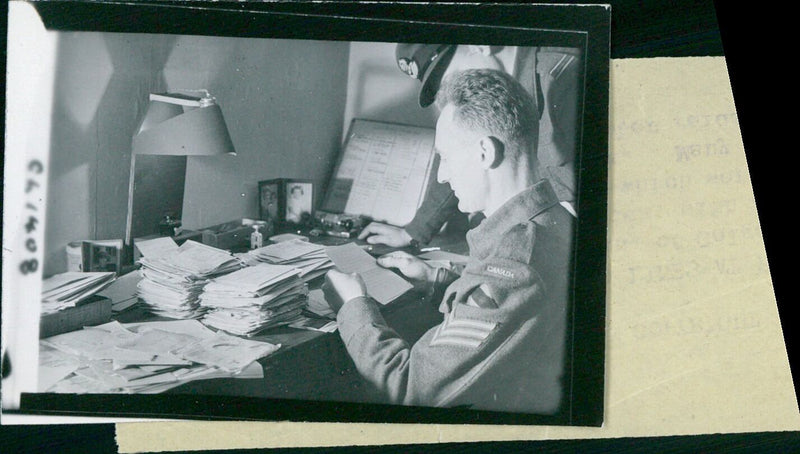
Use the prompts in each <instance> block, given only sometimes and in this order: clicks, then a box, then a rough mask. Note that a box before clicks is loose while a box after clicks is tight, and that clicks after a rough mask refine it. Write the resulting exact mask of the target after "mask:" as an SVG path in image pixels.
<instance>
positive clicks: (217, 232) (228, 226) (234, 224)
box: [202, 218, 272, 249]
mask: <svg viewBox="0 0 800 454" xmlns="http://www.w3.org/2000/svg"><path fill="white" fill-rule="evenodd" d="M257 223H258V224H260V225H261V227H260V232H261V234H262V235H263V237H264V238H267V237H269V236H270V235H272V229H271V226H270V225H269V224H266V225H264V223H263V221H255V220H253V219H247V218H243V219H240V220H236V221H230V222H225V223H222V224H217V225H213V226H211V227H207V228H205V229H202V232H203V244H207V245H209V246H214V247H216V248H220V249H237V248H247V247H249V246H250V234H252V233H253V227H252V226H253V225H254V224H257Z"/></svg>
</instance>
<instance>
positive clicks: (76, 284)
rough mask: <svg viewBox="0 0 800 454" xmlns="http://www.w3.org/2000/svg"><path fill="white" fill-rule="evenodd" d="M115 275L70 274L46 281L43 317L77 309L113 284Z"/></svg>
mask: <svg viewBox="0 0 800 454" xmlns="http://www.w3.org/2000/svg"><path fill="white" fill-rule="evenodd" d="M115 274H116V273H113V272H94V273H80V272H68V273H61V274H57V275H55V276H53V277H50V278H47V279H45V280H44V282H43V284H42V315H47V314H53V313H56V312H59V311H62V310H64V309H69V308H71V307H75V305H77V304H78V303H80V302H81V301H83V300H85V299H87V298H89V297H90V296H92V295H94V294H95V293H97V292H99V291H100V290H102V289H103V288H105V287H106V286H108V285H109V284H111V283H112V282H113V281H114V277H115Z"/></svg>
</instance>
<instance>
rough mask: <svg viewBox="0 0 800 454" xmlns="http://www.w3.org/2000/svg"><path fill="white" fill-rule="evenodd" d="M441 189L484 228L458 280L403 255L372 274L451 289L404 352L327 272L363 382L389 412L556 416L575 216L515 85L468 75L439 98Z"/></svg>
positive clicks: (365, 300) (352, 280)
mask: <svg viewBox="0 0 800 454" xmlns="http://www.w3.org/2000/svg"><path fill="white" fill-rule="evenodd" d="M437 105H438V106H439V107H440V109H441V110H440V112H441V113H440V116H439V119H438V121H437V124H436V138H435V147H436V151H437V153H438V154H439V157H440V159H441V163H440V166H439V170H438V174H437V179H438V180H439V182H441V183H449V184H450V185H451V186H452V189H453V191H454V193H455V196H456V198H457V200H458V209H459V210H460V211H462V212H481V213H483V214H484V215H485V216H486V219H485V220H484V221H483V222H482V223H481V224H480V225H479V226H478V227H476V228H475V229H473V230H471V231H469V232H468V233H467V243H468V245H469V249H470V254H469V262H468V264H467V266H466V267H465V268H464V270H463V272H462V273H461V274H460V275H456V274H455V273H453V272H452V271H448V270H445V269H439V268H433V267H431V266H430V265H428V264H426V263H425V262H423V261H422V260H420V259H418V258H415V257H414V256H411V255H409V254H403V253H393V254H390V255H388V256H384V257H381V258H379V261H378V262H379V264H380V265H382V266H385V267H395V268H397V269H399V271H400V272H401V273H403V274H404V275H406V276H407V277H408V278H410V279H412V280H416V281H422V282H427V283H429V284H431V285H439V286H447V287H446V290H445V291H444V297H443V299H442V301H441V303H440V305H439V311H440V312H441V313H442V314H443V315H442V321H441V323H440V324H438V325H436V326H434V327H433V328H431V329H430V330H429V331H427V332H426V333H425V334H424V335H423V336H422V337H421V338H420V339H419V340H418V341H417V342H415V343H414V344H413V345H409V344H408V343H407V342H406V341H405V340H403V339H402V338H401V337H400V336H398V335H397V333H395V332H394V331H393V330H392V329H391V328H390V327H389V326H387V324H386V322H385V320H384V319H383V317H382V316H381V313H380V310H379V308H378V304H377V303H376V302H375V301H374V300H372V299H371V298H369V297H368V296H367V292H366V288H365V286H364V283H363V280H362V279H361V278H360V276H358V275H356V274H344V273H341V272H338V271H330V272H329V273H328V274H327V275H326V280H325V284H324V285H323V291H324V292H325V295H326V299H327V300H328V302H329V304H330V305H331V307H332V308H333V309H334V311H336V312H337V321H338V324H339V332H340V335H341V337H342V340H343V341H344V344H345V347H346V349H347V351H348V353H349V354H350V356H351V357H352V359H353V361H354V363H355V365H356V367H357V369H358V371H359V373H360V374H361V375H362V376H363V377H364V378H365V379H366V381H367V382H369V383H370V384H372V385H373V386H374V387H375V388H376V389H377V390H378V391H380V392H381V393H383V394H384V395H385V396H386V398H387V399H388V400H389V401H390V402H393V403H398V404H406V405H425V406H467V407H470V408H474V409H483V410H497V411H513V412H527V413H540V414H553V413H556V412H558V411H559V409H561V408H562V404H563V402H562V400H563V385H564V383H563V380H564V378H565V377H564V364H565V343H566V320H567V318H566V314H567V310H568V301H569V299H568V295H569V287H570V285H569V283H570V281H571V264H570V257H571V249H572V238H573V234H572V232H573V221H574V217H573V216H572V215H571V214H570V213H569V212H568V211H567V210H566V209H565V207H564V206H562V205H561V204H560V203H559V200H558V197H557V196H556V194H555V191H554V190H553V187H552V186H551V185H550V183H549V182H548V180H546V179H541V178H540V174H539V169H538V163H537V160H536V153H535V148H536V143H537V139H538V137H537V136H538V123H537V122H535V121H531V120H532V118H534V116H535V115H536V111H535V107H534V103H533V101H532V99H531V97H530V96H529V95H528V94H527V93H526V92H525V90H524V88H523V87H522V86H521V85H520V84H519V83H518V82H517V81H515V80H514V79H513V78H512V77H510V76H509V75H507V74H506V73H504V72H501V71H497V70H485V69H481V70H467V71H463V72H460V73H458V74H456V75H454V76H453V77H450V78H447V79H446V80H445V81H444V83H443V86H442V88H441V89H440V90H439V93H438V94H437Z"/></svg>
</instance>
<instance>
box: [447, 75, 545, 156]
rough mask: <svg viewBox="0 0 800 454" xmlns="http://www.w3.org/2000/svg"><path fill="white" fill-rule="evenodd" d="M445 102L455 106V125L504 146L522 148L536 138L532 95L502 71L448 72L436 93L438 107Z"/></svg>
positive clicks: (532, 144) (537, 128) (536, 128)
mask: <svg viewBox="0 0 800 454" xmlns="http://www.w3.org/2000/svg"><path fill="white" fill-rule="evenodd" d="M448 104H452V105H453V106H454V107H455V111H454V116H453V118H454V120H455V121H456V123H457V124H458V125H460V126H462V127H465V128H468V129H473V130H480V131H482V132H484V133H486V134H487V135H491V136H494V137H497V138H498V139H500V140H501V141H503V143H504V144H505V145H506V146H507V147H508V146H513V147H514V148H516V149H517V150H525V149H529V148H530V147H533V146H535V144H536V143H537V141H538V136H539V122H538V121H537V116H536V114H535V112H536V109H535V106H534V101H533V98H531V96H530V94H528V92H527V91H525V88H523V87H522V85H520V83H519V82H517V81H516V80H515V79H514V78H513V77H511V76H509V75H508V74H506V73H504V72H502V71H497V70H493V69H469V70H465V71H460V72H457V73H453V74H451V75H449V76H448V77H446V78H445V80H444V81H443V83H442V86H441V87H440V88H439V92H438V93H437V95H436V105H437V106H438V107H439V109H440V110H441V109H443V108H444V107H445V106H447V105H448ZM534 156H535V154H534Z"/></svg>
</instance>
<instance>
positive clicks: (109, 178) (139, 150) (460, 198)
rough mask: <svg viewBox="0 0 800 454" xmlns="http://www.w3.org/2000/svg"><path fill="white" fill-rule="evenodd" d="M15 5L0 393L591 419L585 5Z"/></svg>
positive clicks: (601, 129) (234, 409)
mask: <svg viewBox="0 0 800 454" xmlns="http://www.w3.org/2000/svg"><path fill="white" fill-rule="evenodd" d="M17 3H18V4H16V5H12V8H11V9H10V24H12V25H14V26H12V27H11V30H10V32H11V33H13V34H10V38H9V43H10V46H11V45H12V44H14V43H15V42H18V41H17V40H24V41H26V42H27V43H29V44H28V47H29V48H32V49H34V50H35V52H33V54H35V55H37V59H36V60H35V61H34V60H32V57H30V56H28V55H27V54H26V55H21V54H18V53H16V51H14V52H12V53H11V55H10V57H9V62H10V63H9V68H8V71H9V76H8V77H9V84H10V87H11V88H13V87H18V86H19V84H20V83H21V82H20V80H23V79H26V83H27V84H28V85H29V87H30V90H34V91H30V90H29V91H28V93H37V95H36V96H34V98H35V99H33V100H28V99H27V98H26V99H25V101H24V102H23V101H22V100H21V99H19V98H18V97H14V98H13V99H9V102H8V109H9V115H7V119H8V120H7V121H8V124H7V131H8V135H9V139H8V143H7V145H8V148H7V153H9V154H10V155H12V156H13V157H14V159H10V160H8V161H12V162H13V163H14V164H13V165H12V166H10V167H7V168H6V172H5V175H6V186H7V187H8V188H9V189H8V190H7V191H6V197H7V199H6V200H9V198H8V197H11V196H13V195H17V196H19V197H18V199H16V200H18V201H19V202H18V203H17V205H16V206H14V207H11V208H7V207H4V224H5V225H8V230H5V229H4V233H8V234H7V235H6V234H4V248H6V249H8V250H14V251H18V253H17V252H15V254H17V255H15V256H13V257H12V258H11V260H6V259H5V256H4V260H3V276H4V291H3V321H4V323H3V325H2V328H3V339H4V344H3V350H4V357H5V358H6V361H5V362H4V376H3V385H2V390H3V412H4V413H9V414H12V415H13V414H22V415H42V414H48V415H59V414H70V415H92V416H109V417H114V416H115V417H120V416H123V417H147V418H152V417H161V418H190V419H220V418H221V419H249V420H292V421H341V422H414V423H418V422H423V423H480V424H528V425H530V424H547V425H578V426H600V425H602V423H603V405H604V402H603V395H604V381H603V377H604V360H605V351H604V339H605V337H604V335H605V333H604V328H603V327H604V326H605V321H604V320H605V304H606V300H605V298H606V295H605V273H606V268H605V260H606V256H605V251H606V236H605V235H606V210H607V195H606V194H607V191H606V184H607V181H606V179H607V155H608V131H607V129H608V90H609V86H608V70H609V56H608V52H609V50H608V27H609V20H610V18H609V10H608V9H607V8H604V7H602V6H599V5H594V6H586V5H583V6H578V5H569V6H567V5H561V6H553V5H550V6H540V7H531V11H532V12H536V14H531V15H530V17H528V18H527V19H525V20H524V21H523V20H516V19H514V18H511V17H505V16H502V15H495V16H491V14H490V15H489V16H487V17H486V18H485V20H484V21H482V22H480V21H479V22H478V23H459V22H458V19H457V18H456V19H450V20H445V19H444V17H445V16H441V15H440V16H432V17H424V15H423V14H415V13H414V10H415V8H414V7H411V9H410V10H409V13H408V14H409V15H408V17H401V18H397V17H387V18H385V19H381V17H382V13H381V8H380V6H378V5H374V4H362V5H350V6H348V5H346V4H330V5H319V4H313V3H303V2H301V3H298V4H297V5H291V4H283V3H276V4H263V5H250V6H248V7H241V8H238V9H235V10H234V9H226V8H224V7H220V8H218V9H213V8H212V9H211V10H208V11H204V10H203V8H198V9H170V8H169V7H166V6H161V7H159V6H157V5H149V6H133V5H104V4H103V3H102V2H100V3H97V4H94V5H91V4H89V3H85V4H82V3H80V2H79V3H75V4H64V5H62V6H58V7H57V6H56V5H54V4H53V3H51V2H41V3H35V4H31V3H25V2H17ZM165 8H166V9H165ZM249 8H252V9H249ZM371 8H373V9H374V10H371ZM130 11H135V12H136V14H137V17H138V20H137V21H136V23H121V22H118V21H113V20H107V21H106V22H103V21H102V20H101V18H102V17H104V15H105V17H121V16H120V15H121V14H122V15H123V16H124V15H125V14H123V13H124V12H130ZM421 11H423V10H419V11H418V13H419V12H421ZM334 12H335V13H336V14H334ZM164 14H170V15H172V17H173V19H172V21H171V24H172V25H165V23H164V22H163V20H160V19H159V17H163V15H164ZM17 24H26V26H25V27H24V28H23V27H22V26H21V25H19V26H17ZM30 24H32V25H30ZM156 25H157V26H156ZM165 27H166V29H165ZM15 84H16V85H15ZM37 89H38V91H37ZM10 93H11V94H12V96H13V95H14V92H13V91H11V89H10ZM287 176H288V177H290V178H287ZM12 177H14V178H12ZM167 212H169V213H176V214H174V215H173V217H175V218H177V219H176V220H175V225H176V226H177V227H176V228H175V229H174V232H172V231H171V232H170V234H169V235H163V234H161V233H160V232H159V229H158V227H159V222H160V221H163V219H164V218H165V216H166V213H167ZM322 218H324V219H325V220H326V223H325V224H324V225H323V224H322V223H320V221H319V219H322ZM39 219H41V220H42V221H41V222H40V221H39ZM250 219H260V220H263V221H267V222H272V223H275V225H276V226H280V227H281V228H280V229H278V230H276V231H274V233H275V234H278V235H276V236H271V237H272V238H273V240H272V241H271V240H269V239H268V238H267V235H264V238H263V239H262V238H260V237H259V238H258V240H257V241H255V240H254V238H255V237H253V236H251V235H260V232H258V228H256V227H253V226H251V225H250V224H252V222H253V221H248V220H250ZM170 220H172V219H170ZM243 220H245V221H243ZM226 223H230V224H231V225H235V226H236V227H235V228H234V229H233V230H231V231H230V232H221V233H219V234H218V235H217V237H222V236H223V235H224V234H229V235H230V236H231V238H233V240H231V242H229V243H223V242H221V241H217V242H215V243H213V244H204V243H203V240H204V238H206V237H208V235H204V234H203V232H204V231H205V232H207V231H208V229H209V228H210V226H218V225H223V224H224V225H227V224H226ZM331 225H334V227H336V226H339V227H341V228H332V227H331ZM26 226H27V228H26ZM270 232H271V233H272V231H271V230H270ZM173 233H174V234H173ZM105 238H125V240H124V245H123V248H122V249H123V250H121V251H117V252H118V255H117V256H116V257H112V259H114V260H116V261H114V262H113V263H114V267H116V269H112V268H110V267H109V266H106V265H102V264H101V263H100V262H101V261H102V260H103V258H102V257H101V256H102V254H103V253H104V252H109V251H103V250H101V249H97V248H92V249H91V252H92V254H93V255H92V257H93V258H92V259H91V260H90V262H89V267H88V268H87V266H86V265H84V267H83V270H82V271H83V273H85V272H89V271H116V272H117V275H116V276H113V278H112V279H111V280H110V281H109V280H107V279H108V278H107V277H106V276H102V278H103V279H104V280H103V281H102V283H100V282H98V281H97V279H94V278H93V279H84V278H83V277H82V276H81V274H83V273H81V272H75V271H71V270H70V269H69V268H68V256H67V251H68V246H69V245H70V244H74V242H76V241H91V240H100V239H105ZM248 238H250V241H247V239H248ZM134 239H135V241H136V251H137V254H136V255H135V256H134V254H133V245H132V243H133V240H134ZM234 240H235V241H234ZM240 240H241V241H240ZM120 241H122V240H120ZM221 245H232V246H228V247H221ZM95 274H97V273H95ZM86 277H87V278H88V277H90V276H86ZM98 278H99V277H98ZM7 284H8V285H7ZM31 289H32V290H34V293H35V294H34V295H31ZM40 292H41V293H46V294H47V296H48V298H49V299H48V301H49V303H48V304H49V306H48V307H50V308H53V307H56V308H58V310H70V309H74V307H75V306H77V305H79V303H80V302H81V301H85V300H89V299H90V298H100V299H102V300H103V301H107V300H110V305H111V309H112V310H111V312H110V315H107V316H104V317H103V318H101V319H98V318H97V317H95V318H93V319H91V320H88V319H87V320H83V321H81V320H75V321H73V322H74V323H73V324H72V325H71V326H73V327H74V328H72V329H71V330H69V331H66V332H60V333H59V334H57V335H52V336H48V337H41V338H39V337H40V336H39V335H38V334H39V332H38V330H37V329H35V326H38V319H39V317H40V316H41V314H42V311H41V309H40V307H41V299H42V298H41V294H40ZM53 310H54V311H55V309H53ZM72 313H74V314H77V316H80V314H81V313H82V312H75V311H73V312H72ZM12 320H13V321H12ZM321 327H322V328H321ZM28 328H31V329H28ZM323 328H324V329H323ZM6 364H10V365H11V366H12V367H11V369H10V372H9V373H8V374H6V372H5V371H6V369H5V367H6Z"/></svg>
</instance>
